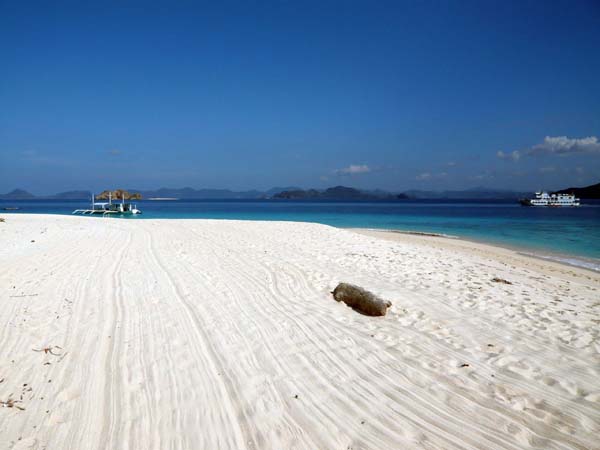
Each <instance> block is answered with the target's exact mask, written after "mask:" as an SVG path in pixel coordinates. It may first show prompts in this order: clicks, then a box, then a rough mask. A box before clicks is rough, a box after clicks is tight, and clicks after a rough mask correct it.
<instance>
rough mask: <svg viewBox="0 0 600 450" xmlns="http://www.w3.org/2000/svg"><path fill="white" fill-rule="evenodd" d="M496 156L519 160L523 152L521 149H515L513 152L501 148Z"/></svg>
mask: <svg viewBox="0 0 600 450" xmlns="http://www.w3.org/2000/svg"><path fill="white" fill-rule="evenodd" d="M496 156H497V157H498V158H500V159H510V160H512V161H518V160H519V159H520V158H521V152H520V151H519V150H514V151H512V152H508V153H504V152H503V151H502V150H499V151H498V152H497V153H496Z"/></svg>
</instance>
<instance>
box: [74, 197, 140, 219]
mask: <svg viewBox="0 0 600 450" xmlns="http://www.w3.org/2000/svg"><path fill="white" fill-rule="evenodd" d="M71 214H81V215H83V216H85V215H90V216H91V215H102V216H110V215H114V214H116V215H123V216H128V215H134V214H135V215H137V214H142V211H140V210H139V209H138V208H137V205H134V204H133V203H125V196H123V197H122V198H121V203H113V202H112V196H111V194H110V193H109V194H108V202H96V201H95V198H94V194H92V208H91V209H76V210H75V211H73V212H72V213H71Z"/></svg>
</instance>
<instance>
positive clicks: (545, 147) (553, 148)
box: [527, 136, 600, 156]
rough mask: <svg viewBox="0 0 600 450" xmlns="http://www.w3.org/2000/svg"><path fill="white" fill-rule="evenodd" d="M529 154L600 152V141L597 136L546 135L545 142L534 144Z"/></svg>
mask: <svg viewBox="0 0 600 450" xmlns="http://www.w3.org/2000/svg"><path fill="white" fill-rule="evenodd" d="M527 153H528V154H529V155H533V156H537V155H563V156H566V155H571V154H573V153H599V154H600V142H598V138H597V137H596V136H588V137H584V138H581V139H576V138H568V137H567V136H556V137H551V136H546V137H545V138H544V142H542V143H541V144H537V145H534V146H533V147H531V149H530V150H529V151H528V152H527Z"/></svg>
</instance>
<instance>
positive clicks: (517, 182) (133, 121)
mask: <svg viewBox="0 0 600 450" xmlns="http://www.w3.org/2000/svg"><path fill="white" fill-rule="evenodd" d="M217 3H219V5H218V6H217ZM599 23H600V3H598V2H597V1H594V0H592V1H583V0H582V1H565V2H560V1H553V2H542V1H532V2H528V1H518V2H508V1H503V2H495V1H472V2H471V1H462V0H461V1H455V2H446V1H435V2H426V1H425V2H421V1H419V2H417V1H410V2H401V1H394V2H384V1H377V2H373V1H365V2H356V1H339V2H329V1H323V0H321V1H316V2H309V1H298V2H291V1H277V2H250V1H244V2H239V3H235V2H223V3H221V2H206V3H201V2H181V1H173V2H165V3H150V2H114V3H112V2H98V3H96V4H93V3H91V2H60V1H58V2H39V3H36V2H8V1H3V0H0V54H1V55H2V59H1V61H2V62H1V70H0V192H5V191H8V190H10V189H13V188H15V187H21V188H25V189H28V190H30V191H32V192H34V193H45V192H49V193H53V192H58V191H63V190H69V189H95V190H99V189H105V188H116V187H132V188H140V189H148V188H157V187H161V186H169V187H181V186H191V187H195V188H200V187H215V188H216V187H218V188H232V189H250V188H258V189H266V188H269V187H272V186H278V185H283V186H287V185H297V186H301V187H327V186H332V185H337V184H344V185H349V186H355V187H359V188H382V189H392V190H404V189H409V188H416V189H463V188H470V187H474V186H487V187H495V188H507V189H537V188H549V189H552V188H558V187H564V186H566V185H585V184H591V183H594V182H598V181H600V140H599V138H600V58H599V57H598V55H599V49H600V26H598V24H599Z"/></svg>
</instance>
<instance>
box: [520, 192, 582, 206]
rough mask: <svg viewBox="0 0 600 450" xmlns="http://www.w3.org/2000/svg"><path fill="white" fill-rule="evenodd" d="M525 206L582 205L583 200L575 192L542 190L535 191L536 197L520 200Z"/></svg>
mask: <svg viewBox="0 0 600 450" xmlns="http://www.w3.org/2000/svg"><path fill="white" fill-rule="evenodd" d="M519 203H521V205H523V206H548V207H562V206H581V201H580V200H579V199H578V198H576V197H575V195H573V194H548V193H547V192H544V191H541V192H536V193H535V198H523V199H521V200H519Z"/></svg>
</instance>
